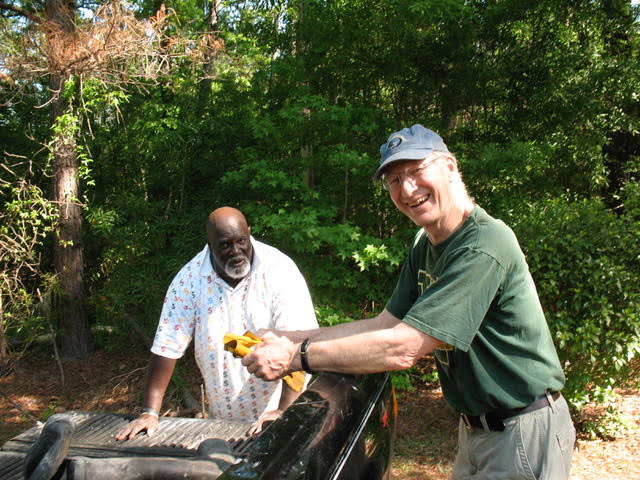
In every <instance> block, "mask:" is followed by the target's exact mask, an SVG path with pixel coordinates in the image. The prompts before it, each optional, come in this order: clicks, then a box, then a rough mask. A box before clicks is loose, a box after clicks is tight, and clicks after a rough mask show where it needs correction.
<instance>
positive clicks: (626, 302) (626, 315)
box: [514, 198, 640, 435]
mask: <svg viewBox="0 0 640 480" xmlns="http://www.w3.org/2000/svg"><path fill="white" fill-rule="evenodd" d="M639 226H640V225H638V222H637V221H636V220H634V219H633V218H630V217H629V216H625V215H622V216H620V217H618V216H616V215H615V214H614V213H611V211H609V210H607V209H606V208H605V206H604V205H603V204H602V202H601V201H599V200H582V201H569V200H567V199H561V198H558V199H554V200H545V201H541V202H538V203H536V204H534V205H531V207H530V210H529V212H528V214H526V215H524V216H523V217H521V218H520V220H519V221H518V222H517V224H515V225H514V229H515V230H516V233H517V235H518V238H519V240H520V243H521V245H522V248H523V250H524V251H525V254H526V256H527V260H528V262H529V265H530V268H531V273H532V275H533V278H534V280H535V281H536V285H537V287H538V292H539V295H540V300H541V302H542V306H543V308H544V310H545V313H546V316H547V320H548V322H549V326H550V328H551V330H552V333H553V336H554V340H555V343H556V347H557V349H558V354H559V356H560V360H561V362H562V364H563V366H564V370H565V374H566V377H567V383H566V386H565V389H564V394H565V396H566V398H567V400H568V401H569V403H570V404H571V406H572V408H573V410H574V413H576V414H580V412H581V411H582V409H583V408H584V407H585V405H587V404H588V403H591V402H594V403H595V404H596V405H606V404H607V402H608V400H609V399H610V395H611V392H612V391H613V389H615V388H617V387H621V386H623V385H625V382H627V381H628V379H629V378H630V372H631V368H632V361H633V359H634V358H635V357H637V356H638V354H639V353H640V342H639V340H638V339H639V338H640V292H639V290H638V285H640V247H639V246H638V241H637V232H638V227H639ZM608 417H609V418H611V419H615V416H614V415H608ZM603 420H604V419H603ZM614 427H615V426H614V425H611V428H614ZM606 430H607V429H606V428H601V429H600V430H599V434H600V435H602V434H603V432H605V431H606Z"/></svg>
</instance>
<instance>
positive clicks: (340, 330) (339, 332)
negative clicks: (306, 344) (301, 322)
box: [276, 310, 399, 343]
mask: <svg viewBox="0 0 640 480" xmlns="http://www.w3.org/2000/svg"><path fill="white" fill-rule="evenodd" d="M398 322H399V319H397V318H396V317H394V316H393V315H392V314H391V313H389V311H387V310H383V311H382V312H381V313H380V314H379V315H377V316H376V317H373V318H368V319H364V320H356V321H353V322H345V323H340V324H338V325H333V326H331V327H321V328H315V329H313V330H293V331H278V332H276V333H277V334H278V335H281V336H285V337H287V338H288V339H289V340H291V341H292V342H293V343H302V342H303V341H304V340H305V339H307V338H309V339H311V340H312V341H313V342H319V341H324V340H333V339H337V338H343V337H349V336H352V335H357V334H361V333H363V332H367V331H371V330H378V329H382V328H387V327H392V326H394V325H396V324H397V323H398Z"/></svg>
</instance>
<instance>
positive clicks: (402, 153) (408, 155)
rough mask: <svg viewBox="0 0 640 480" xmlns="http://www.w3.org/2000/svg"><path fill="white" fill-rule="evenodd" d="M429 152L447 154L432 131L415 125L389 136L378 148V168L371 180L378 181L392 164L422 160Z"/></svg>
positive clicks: (442, 143) (438, 136)
mask: <svg viewBox="0 0 640 480" xmlns="http://www.w3.org/2000/svg"><path fill="white" fill-rule="evenodd" d="M431 152H443V153H449V149H448V148H447V146H446V145H445V143H444V141H443V140H442V138H441V137H440V135H438V134H437V133H436V132H434V131H433V130H429V129H428V128H425V127H423V126H422V125H419V124H415V125H413V126H412V127H411V128H403V129H402V130H400V131H399V132H395V133H392V134H391V135H389V138H388V139H387V141H386V143H384V144H382V146H380V166H379V167H378V170H376V173H375V175H374V176H373V178H374V179H375V180H378V179H379V178H380V176H381V175H382V171H383V170H384V169H385V168H387V167H388V166H389V165H390V164H392V163H393V162H397V161H400V160H422V159H423V158H427V156H428V155H429V154H430V153H431Z"/></svg>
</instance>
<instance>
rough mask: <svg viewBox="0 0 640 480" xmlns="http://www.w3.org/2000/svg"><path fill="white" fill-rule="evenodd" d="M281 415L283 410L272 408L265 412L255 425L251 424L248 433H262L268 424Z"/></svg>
mask: <svg viewBox="0 0 640 480" xmlns="http://www.w3.org/2000/svg"><path fill="white" fill-rule="evenodd" d="M280 415H282V410H271V411H269V412H265V413H264V414H263V415H262V416H261V417H260V418H259V419H258V420H257V421H256V422H255V423H254V424H253V425H251V427H250V428H249V430H247V435H255V434H257V433H260V432H261V431H262V430H263V429H264V428H266V424H268V423H271V422H273V421H274V420H277V419H278V417H279V416H280ZM263 427H264V428H263Z"/></svg>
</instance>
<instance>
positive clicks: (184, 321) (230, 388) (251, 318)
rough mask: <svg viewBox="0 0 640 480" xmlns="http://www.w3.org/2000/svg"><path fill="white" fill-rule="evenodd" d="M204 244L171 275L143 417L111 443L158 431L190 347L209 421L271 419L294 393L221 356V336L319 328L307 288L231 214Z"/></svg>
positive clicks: (218, 219)
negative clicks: (181, 360)
mask: <svg viewBox="0 0 640 480" xmlns="http://www.w3.org/2000/svg"><path fill="white" fill-rule="evenodd" d="M207 241H208V243H207V245H206V246H205V247H204V249H203V250H202V251H201V252H200V253H198V254H197V255H196V256H195V257H194V258H193V259H191V260H190V261H189V262H188V263H187V264H186V265H184V266H183V267H182V269H181V270H180V271H179V272H178V274H177V275H176V276H175V277H174V279H173V281H172V282H171V285H170V286H169V288H168V290H167V295H166V297H165V300H164V306H163V308H162V313H161V316H160V322H159V325H158V329H157V331H156V336H155V339H154V342H153V346H152V347H151V353H152V354H151V359H150V362H149V369H148V375H147V382H146V387H145V398H144V402H145V403H144V409H143V412H142V414H141V415H140V416H139V417H138V418H137V419H135V420H134V421H132V422H131V423H129V424H128V425H127V426H125V427H124V428H122V429H121V430H120V431H119V432H118V433H117V434H116V439H117V440H122V439H127V438H133V437H134V436H135V435H136V434H137V433H138V432H140V431H142V430H146V431H147V434H148V435H151V434H153V432H154V431H155V430H157V428H158V414H159V411H160V407H161V405H162V399H163V397H164V394H165V391H166V389H167V386H168V384H169V380H170V379H171V375H172V374H173V370H174V368H175V365H176V363H177V360H178V358H180V357H182V355H183V354H184V352H185V351H186V349H187V347H188V346H189V344H190V343H191V341H193V342H194V354H195V358H196V362H197V364H198V367H199V369H200V372H201V374H202V376H203V379H204V382H205V386H206V391H207V396H208V401H209V417H216V418H221V419H229V420H243V421H248V422H256V424H255V426H254V428H253V430H254V431H255V430H259V429H260V425H261V424H262V422H264V421H270V420H274V419H275V418H277V417H278V416H279V415H280V414H281V413H282V411H283V410H284V409H286V408H287V406H289V405H290V404H291V403H292V402H293V401H294V400H295V399H296V398H297V396H298V395H299V393H297V392H295V391H293V390H292V389H291V388H289V386H287V385H286V383H284V382H282V381H281V382H276V383H274V382H266V381H263V380H260V379H257V378H256V377H254V376H252V375H251V374H249V373H248V372H247V371H246V369H245V368H244V367H243V366H242V364H241V363H240V361H239V360H237V359H234V358H233V356H232V355H231V353H229V352H225V351H224V346H223V336H224V334H225V333H227V332H231V333H235V334H243V333H244V332H246V331H257V330H260V329H277V330H301V329H309V328H314V327H317V325H318V324H317V321H316V317H315V313H314V309H313V304H312V302H311V296H310V294H309V290H308V288H307V285H306V282H305V280H304V278H303V276H302V274H301V273H300V271H299V270H298V268H297V267H296V265H295V264H294V262H293V261H292V260H291V259H290V258H289V257H287V256H286V255H285V254H284V253H282V252H280V251H279V250H277V249H276V248H273V247H271V246H269V245H266V244H264V243H261V242H258V241H256V240H255V239H253V238H252V237H251V229H250V227H249V226H248V224H247V221H246V219H245V217H244V215H243V214H242V213H241V212H240V211H239V210H236V209H235V208H231V207H222V208H219V209H217V210H214V211H213V212H212V213H211V214H210V215H209V218H208V221H207Z"/></svg>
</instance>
